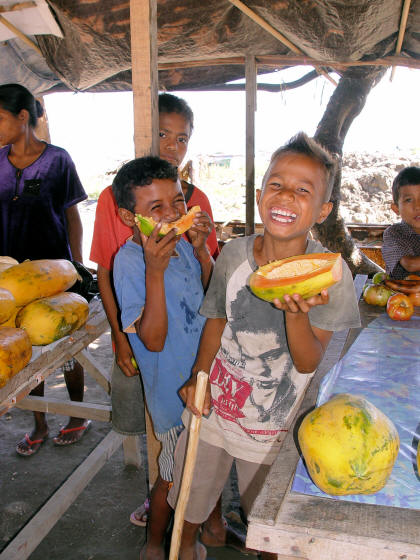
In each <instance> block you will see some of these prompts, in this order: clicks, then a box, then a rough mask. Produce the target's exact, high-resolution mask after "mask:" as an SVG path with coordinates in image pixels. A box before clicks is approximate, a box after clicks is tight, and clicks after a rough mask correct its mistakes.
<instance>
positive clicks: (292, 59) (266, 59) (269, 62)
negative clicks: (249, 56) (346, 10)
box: [159, 54, 420, 70]
mask: <svg viewBox="0 0 420 560" xmlns="http://www.w3.org/2000/svg"><path fill="white" fill-rule="evenodd" d="M255 58H256V59H257V64H258V65H260V66H268V67H270V66H271V67H273V68H285V67H289V66H319V65H321V64H322V65H323V66H328V67H333V66H334V67H336V68H338V69H340V70H344V69H345V68H348V67H349V66H405V67H407V68H420V59H416V58H411V57H408V56H385V57H384V58H377V59H374V60H340V61H338V60H316V59H314V58H311V57H309V56H304V55H303V56H302V55H300V56H290V55H277V54H266V55H255ZM234 64H238V65H241V66H243V65H244V64H245V57H244V56H230V57H226V58H208V59H206V58H201V59H197V60H180V61H174V62H160V63H159V70H172V69H174V68H194V67H196V66H220V65H234Z"/></svg>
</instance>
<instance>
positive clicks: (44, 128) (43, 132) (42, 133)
mask: <svg viewBox="0 0 420 560" xmlns="http://www.w3.org/2000/svg"><path fill="white" fill-rule="evenodd" d="M37 100H38V101H39V102H40V103H41V105H42V108H43V109H44V114H43V115H42V117H41V118H40V119H38V122H37V123H36V128H35V134H36V135H37V136H38V138H39V139H40V140H44V141H45V142H48V144H50V143H51V136H50V127H49V125H48V116H47V109H46V107H45V103H44V97H43V96H41V97H37Z"/></svg>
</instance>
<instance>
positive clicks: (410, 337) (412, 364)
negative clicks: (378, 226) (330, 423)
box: [292, 313, 420, 509]
mask: <svg viewBox="0 0 420 560" xmlns="http://www.w3.org/2000/svg"><path fill="white" fill-rule="evenodd" d="M337 393H351V394H353V395H361V396H363V397H364V398H366V399H367V400H368V401H370V402H371V403H372V404H374V405H375V406H376V407H377V408H379V409H380V410H381V411H382V412H383V413H384V414H386V415H387V416H388V417H389V418H390V419H391V420H392V422H393V423H394V424H395V427H396V428H397V430H398V433H399V436H400V451H399V453H398V457H397V460H396V462H395V465H394V468H393V471H392V473H391V476H390V478H389V480H388V482H387V484H386V485H385V487H384V488H383V489H382V490H381V491H380V492H377V493H376V494H357V495H356V494H353V495H347V496H330V495H327V494H325V493H324V492H322V491H321V490H319V488H318V487H317V486H315V485H314V484H313V483H312V481H311V479H310V477H309V474H308V472H307V470H306V467H305V465H304V462H303V461H302V459H300V461H299V464H298V467H297V470H296V474H295V478H294V481H293V485H292V491H293V492H299V493H301V494H310V495H313V496H319V497H325V498H333V499H337V500H344V501H351V502H359V503H366V504H376V505H387V506H394V507H401V508H409V509H420V477H419V473H417V467H416V453H417V444H418V440H419V437H420V317H412V318H411V320H410V321H407V322H401V323H396V322H395V321H392V320H391V319H390V318H389V317H388V316H387V315H386V313H384V314H383V315H382V316H380V317H378V318H377V319H375V320H374V321H372V322H371V323H370V324H369V326H368V327H367V328H365V329H363V330H362V332H361V333H360V335H359V337H358V338H357V339H356V341H355V342H354V344H353V345H352V346H351V347H350V349H349V351H348V352H347V354H346V355H345V356H344V357H343V359H342V360H340V361H339V362H338V363H337V364H336V365H335V366H334V367H333V368H332V369H331V370H330V371H329V373H328V374H327V375H326V376H325V377H324V379H323V381H322V383H321V387H320V391H319V395H318V400H317V406H319V405H321V404H323V403H325V402H326V401H327V400H329V399H330V398H331V397H332V396H333V395H335V394H337Z"/></svg>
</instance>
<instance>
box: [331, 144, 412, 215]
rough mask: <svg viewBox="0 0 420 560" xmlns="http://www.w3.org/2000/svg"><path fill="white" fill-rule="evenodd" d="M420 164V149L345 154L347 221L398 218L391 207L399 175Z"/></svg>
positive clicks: (343, 207) (343, 189)
mask: <svg viewBox="0 0 420 560" xmlns="http://www.w3.org/2000/svg"><path fill="white" fill-rule="evenodd" d="M411 165H417V166H420V152H419V151H417V152H415V151H413V153H411V154H410V153H404V154H403V153H396V154H392V155H390V154H383V153H374V154H371V153H357V154H356V153H354V152H350V153H347V154H345V156H344V158H343V173H342V181H341V214H342V216H343V218H344V220H345V221H346V222H347V223H356V224H389V223H392V222H394V221H395V220H396V219H397V218H396V216H395V214H394V213H393V212H392V210H391V208H390V203H391V200H392V195H391V187H392V182H393V180H394V178H395V176H396V174H397V173H398V172H399V171H400V170H401V169H403V168H404V167H408V166H411Z"/></svg>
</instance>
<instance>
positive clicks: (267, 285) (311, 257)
mask: <svg viewBox="0 0 420 560" xmlns="http://www.w3.org/2000/svg"><path fill="white" fill-rule="evenodd" d="M341 275H342V265H341V253H309V254H307V255H297V256H294V257H288V258H287V259H281V260H279V261H273V262H271V263H269V264H266V265H264V266H260V267H259V268H258V270H256V271H255V272H253V273H252V274H251V276H250V278H249V286H250V288H251V291H252V292H253V293H254V294H255V295H256V296H257V297H259V298H260V299H263V300H265V301H270V302H272V301H273V300H274V299H279V300H280V301H284V296H285V295H286V294H289V295H292V294H300V295H301V296H302V297H303V299H308V298H310V297H312V296H315V295H316V294H319V293H320V292H321V290H324V289H325V288H329V287H330V286H332V285H333V284H335V283H336V282H338V281H339V280H341Z"/></svg>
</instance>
